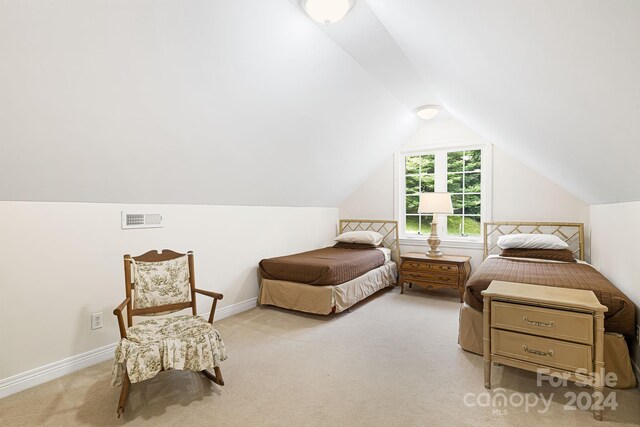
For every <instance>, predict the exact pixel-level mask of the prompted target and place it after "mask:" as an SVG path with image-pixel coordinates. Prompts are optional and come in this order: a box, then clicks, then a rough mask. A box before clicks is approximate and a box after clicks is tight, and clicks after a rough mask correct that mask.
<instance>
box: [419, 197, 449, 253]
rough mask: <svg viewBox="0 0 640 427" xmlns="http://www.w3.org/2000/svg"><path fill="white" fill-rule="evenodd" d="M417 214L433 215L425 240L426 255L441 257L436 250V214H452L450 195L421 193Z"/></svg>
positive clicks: (437, 241)
mask: <svg viewBox="0 0 640 427" xmlns="http://www.w3.org/2000/svg"><path fill="white" fill-rule="evenodd" d="M418 213H421V214H433V220H432V221H431V235H430V236H429V238H428V239H427V243H428V244H429V247H430V248H431V249H429V250H428V251H427V255H428V256H430V257H441V256H442V252H441V251H440V249H438V246H439V245H440V238H439V237H438V220H437V218H438V217H437V215H438V214H452V213H453V204H452V203H451V194H450V193H422V194H420V205H419V206H418Z"/></svg>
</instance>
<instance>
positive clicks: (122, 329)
mask: <svg viewBox="0 0 640 427" xmlns="http://www.w3.org/2000/svg"><path fill="white" fill-rule="evenodd" d="M129 301H131V297H127V298H125V300H124V301H122V303H121V304H120V305H119V306H117V307H116V308H115V309H114V310H113V314H115V315H116V316H117V317H118V327H119V328H120V338H126V337H127V328H125V326H124V319H123V318H122V310H124V308H125V307H126V306H127V304H129Z"/></svg>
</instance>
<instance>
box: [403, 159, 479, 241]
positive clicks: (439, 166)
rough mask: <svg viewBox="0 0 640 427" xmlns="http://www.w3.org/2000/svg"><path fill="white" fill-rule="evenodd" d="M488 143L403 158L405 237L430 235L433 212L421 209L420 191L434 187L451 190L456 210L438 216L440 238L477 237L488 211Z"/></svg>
mask: <svg viewBox="0 0 640 427" xmlns="http://www.w3.org/2000/svg"><path fill="white" fill-rule="evenodd" d="M485 151H486V148H485V147H469V148H466V147H465V148H464V149H448V150H438V151H422V152H415V153H406V154H401V155H400V156H399V160H400V165H399V166H400V167H399V169H400V175H401V177H402V178H401V180H400V186H399V187H400V189H399V190H400V191H399V192H398V193H399V195H400V204H399V205H400V209H399V211H400V215H399V216H400V218H401V221H400V223H401V232H402V235H403V236H404V237H406V238H412V237H413V238H415V237H419V236H421V235H428V234H429V233H430V232H431V222H432V220H433V218H432V215H424V214H419V213H418V204H419V202H420V194H421V193H425V192H433V191H446V192H449V193H451V201H452V203H453V214H451V215H447V216H446V219H445V218H444V215H441V216H440V217H439V218H438V234H439V235H440V238H441V239H447V238H450V239H463V240H469V241H473V240H478V239H479V238H480V236H481V224H482V220H483V217H484V216H485V215H486V214H487V212H486V211H487V209H486V208H485V206H487V205H488V203H487V200H486V199H487V198H488V194H486V193H487V191H485V188H488V187H487V185H486V183H485V182H484V181H485V180H484V178H485V176H487V174H485V170H486V166H487V163H488V161H487V160H485V159H484V157H485Z"/></svg>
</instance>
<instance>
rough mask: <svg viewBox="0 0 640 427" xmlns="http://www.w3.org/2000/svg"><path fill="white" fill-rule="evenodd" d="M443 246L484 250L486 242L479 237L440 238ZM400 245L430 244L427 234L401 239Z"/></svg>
mask: <svg viewBox="0 0 640 427" xmlns="http://www.w3.org/2000/svg"><path fill="white" fill-rule="evenodd" d="M440 240H441V242H440V247H441V248H452V249H477V250H483V249H484V243H483V242H482V240H478V239H470V240H466V239H440ZM400 246H429V245H428V244H427V236H425V237H405V238H401V239H400Z"/></svg>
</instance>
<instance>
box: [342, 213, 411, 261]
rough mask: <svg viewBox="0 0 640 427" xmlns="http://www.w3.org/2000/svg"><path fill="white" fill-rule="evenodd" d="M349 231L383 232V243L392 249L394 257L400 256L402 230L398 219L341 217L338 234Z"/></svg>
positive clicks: (395, 258)
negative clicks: (399, 227)
mask: <svg viewBox="0 0 640 427" xmlns="http://www.w3.org/2000/svg"><path fill="white" fill-rule="evenodd" d="M347 231H376V232H378V233H380V234H382V236H383V239H382V244H383V245H384V246H385V247H386V248H389V249H391V253H392V258H393V259H394V260H397V259H398V258H399V257H400V231H399V230H398V221H387V220H380V219H341V220H340V227H339V229H338V234H342V233H345V232H347Z"/></svg>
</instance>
